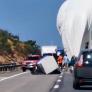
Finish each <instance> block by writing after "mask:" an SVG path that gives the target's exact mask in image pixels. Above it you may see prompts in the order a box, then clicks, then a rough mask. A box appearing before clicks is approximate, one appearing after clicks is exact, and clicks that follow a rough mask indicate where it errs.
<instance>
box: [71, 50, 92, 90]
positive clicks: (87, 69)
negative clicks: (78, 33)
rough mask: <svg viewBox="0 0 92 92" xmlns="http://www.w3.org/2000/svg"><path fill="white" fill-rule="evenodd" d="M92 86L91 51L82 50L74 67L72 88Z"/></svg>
mask: <svg viewBox="0 0 92 92" xmlns="http://www.w3.org/2000/svg"><path fill="white" fill-rule="evenodd" d="M82 85H92V49H86V50H82V51H81V52H80V54H79V57H78V59H77V61H76V63H75V65H74V81H73V88H75V89H79V88H80V86H82Z"/></svg>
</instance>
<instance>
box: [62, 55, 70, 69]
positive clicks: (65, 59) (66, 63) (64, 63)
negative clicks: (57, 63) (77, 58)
mask: <svg viewBox="0 0 92 92" xmlns="http://www.w3.org/2000/svg"><path fill="white" fill-rule="evenodd" d="M68 63H69V59H68V57H67V55H65V56H64V59H63V67H65V68H66V70H67V69H68Z"/></svg>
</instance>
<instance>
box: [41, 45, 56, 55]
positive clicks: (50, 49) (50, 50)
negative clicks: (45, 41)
mask: <svg viewBox="0 0 92 92" xmlns="http://www.w3.org/2000/svg"><path fill="white" fill-rule="evenodd" d="M56 50H57V46H54V45H47V46H42V47H41V55H42V56H45V55H49V54H56Z"/></svg>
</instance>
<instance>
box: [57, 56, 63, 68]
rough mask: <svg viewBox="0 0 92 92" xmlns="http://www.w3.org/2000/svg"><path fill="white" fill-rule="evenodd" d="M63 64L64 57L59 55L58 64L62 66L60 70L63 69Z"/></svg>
mask: <svg viewBox="0 0 92 92" xmlns="http://www.w3.org/2000/svg"><path fill="white" fill-rule="evenodd" d="M62 62H63V56H62V55H59V56H58V58H57V63H58V65H59V66H60V68H61V69H62Z"/></svg>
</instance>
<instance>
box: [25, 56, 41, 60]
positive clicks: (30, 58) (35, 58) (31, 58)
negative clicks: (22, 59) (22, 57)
mask: <svg viewBox="0 0 92 92" xmlns="http://www.w3.org/2000/svg"><path fill="white" fill-rule="evenodd" d="M39 59H40V57H28V58H27V60H39Z"/></svg>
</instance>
